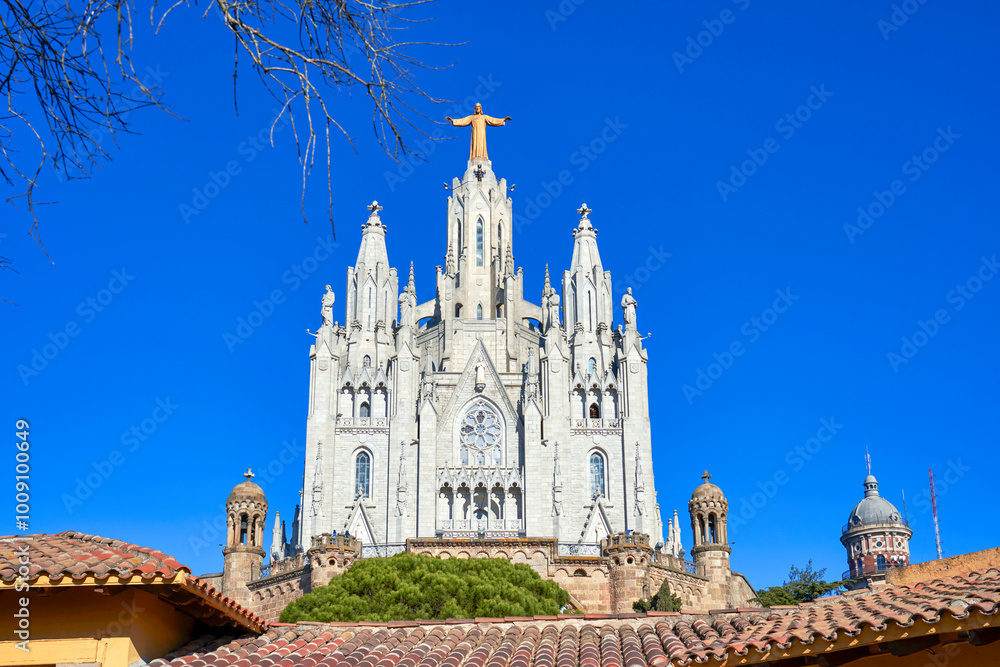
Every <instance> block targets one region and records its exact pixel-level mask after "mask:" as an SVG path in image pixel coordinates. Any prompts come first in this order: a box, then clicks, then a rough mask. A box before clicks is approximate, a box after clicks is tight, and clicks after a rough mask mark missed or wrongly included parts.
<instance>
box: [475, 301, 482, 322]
mask: <svg viewBox="0 0 1000 667" xmlns="http://www.w3.org/2000/svg"><path fill="white" fill-rule="evenodd" d="M476 319H477V320H481V319H483V304H479V305H478V306H476Z"/></svg>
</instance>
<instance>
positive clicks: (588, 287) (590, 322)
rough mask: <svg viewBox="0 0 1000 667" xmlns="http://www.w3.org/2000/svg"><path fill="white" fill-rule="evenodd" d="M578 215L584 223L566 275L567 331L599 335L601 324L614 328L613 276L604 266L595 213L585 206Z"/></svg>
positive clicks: (565, 309) (564, 282)
mask: <svg viewBox="0 0 1000 667" xmlns="http://www.w3.org/2000/svg"><path fill="white" fill-rule="evenodd" d="M576 212H577V213H579V214H580V223H579V224H578V225H577V228H576V229H575V230H573V239H574V241H573V259H572V261H571V262H570V270H569V271H566V272H565V273H564V274H563V297H564V300H565V303H564V304H563V312H564V314H565V317H566V331H567V332H572V331H573V330H574V329H576V330H579V329H581V328H582V330H583V331H586V332H596V331H597V330H598V329H599V328H600V325H601V324H604V325H605V327H606V328H610V327H611V318H612V312H613V311H612V303H611V272H610V271H605V270H604V267H603V265H602V264H601V254H600V252H598V250H597V230H596V229H594V225H593V224H592V223H591V221H590V217H589V216H590V214H591V213H593V210H592V209H590V208H588V207H587V204H586V203H584V204H583V206H581V207H580V208H578V209H577V211H576Z"/></svg>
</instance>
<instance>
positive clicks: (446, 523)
mask: <svg viewBox="0 0 1000 667" xmlns="http://www.w3.org/2000/svg"><path fill="white" fill-rule="evenodd" d="M523 527H524V521H522V520H521V519H439V520H438V530H440V531H441V537H479V536H480V535H482V536H483V537H487V538H496V537H517V536H518V535H519V534H520V532H521V529H522V528H523Z"/></svg>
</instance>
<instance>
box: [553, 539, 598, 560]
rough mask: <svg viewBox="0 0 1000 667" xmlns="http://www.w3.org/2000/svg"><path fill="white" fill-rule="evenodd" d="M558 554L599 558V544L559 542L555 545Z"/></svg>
mask: <svg viewBox="0 0 1000 667" xmlns="http://www.w3.org/2000/svg"><path fill="white" fill-rule="evenodd" d="M557 553H558V555H560V556H577V557H583V558H600V557H601V545H600V544H577V543H575V542H560V543H559V544H558V546H557Z"/></svg>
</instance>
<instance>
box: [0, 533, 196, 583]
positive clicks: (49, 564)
mask: <svg viewBox="0 0 1000 667" xmlns="http://www.w3.org/2000/svg"><path fill="white" fill-rule="evenodd" d="M25 544H27V545H28V551H29V554H30V556H29V559H28V560H29V564H28V576H27V577H24V579H25V580H26V581H28V582H29V583H30V582H32V581H34V580H36V579H37V578H38V577H39V576H40V575H42V574H44V575H47V576H48V578H49V579H50V580H52V581H53V582H56V581H58V580H59V579H62V578H63V577H69V578H70V579H73V580H77V581H78V580H80V579H85V578H87V577H96V578H98V579H103V578H105V577H109V576H112V575H114V576H119V577H129V576H131V575H133V574H138V575H139V576H140V577H142V578H143V579H152V578H154V577H157V576H162V577H168V578H169V577H173V576H175V575H176V574H177V572H178V571H180V570H184V571H185V572H188V573H190V572H191V570H190V569H188V568H187V567H185V566H183V565H181V564H180V563H178V562H177V561H176V560H175V559H174V558H173V557H171V556H168V555H166V554H165V553H163V552H162V551H157V550H155V549H147V548H146V547H140V546H138V545H136V544H129V543H128V542H122V541H121V540H113V539H110V538H107V537H98V536H97V535H85V534H83V533H77V532H73V531H71V530H67V531H65V532H62V533H57V534H54V535H46V534H38V535H12V536H7V537H2V538H0V579H2V580H3V581H4V582H7V583H10V582H12V581H14V580H15V579H16V578H17V576H18V574H17V571H18V568H19V567H20V566H21V564H20V563H19V562H18V554H17V553H16V552H17V551H18V550H19V549H21V548H22V547H23V546H24V545H25Z"/></svg>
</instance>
